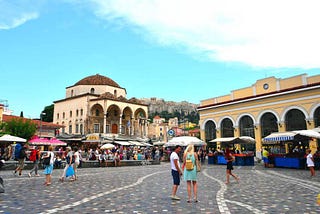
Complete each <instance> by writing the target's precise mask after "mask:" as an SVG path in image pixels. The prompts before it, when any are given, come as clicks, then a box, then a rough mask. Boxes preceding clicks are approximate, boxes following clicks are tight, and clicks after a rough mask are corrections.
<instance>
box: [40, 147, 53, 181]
mask: <svg viewBox="0 0 320 214" xmlns="http://www.w3.org/2000/svg"><path fill="white" fill-rule="evenodd" d="M46 158H48V159H49V161H48V164H45V168H44V172H43V174H45V176H46V180H45V182H44V184H43V185H46V186H49V185H51V174H52V171H53V162H54V153H53V147H52V146H49V148H48V152H47V153H46V154H45V155H44V156H43V157H42V159H43V162H44V163H45V162H46V161H45V159H46Z"/></svg>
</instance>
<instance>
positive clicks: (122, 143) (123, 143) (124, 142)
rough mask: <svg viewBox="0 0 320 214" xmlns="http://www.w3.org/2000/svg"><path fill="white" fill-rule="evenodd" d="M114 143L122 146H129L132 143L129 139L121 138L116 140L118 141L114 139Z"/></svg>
mask: <svg viewBox="0 0 320 214" xmlns="http://www.w3.org/2000/svg"><path fill="white" fill-rule="evenodd" d="M114 143H116V144H120V145H121V146H129V145H131V144H130V143H129V142H128V141H119V140H116V141H114Z"/></svg>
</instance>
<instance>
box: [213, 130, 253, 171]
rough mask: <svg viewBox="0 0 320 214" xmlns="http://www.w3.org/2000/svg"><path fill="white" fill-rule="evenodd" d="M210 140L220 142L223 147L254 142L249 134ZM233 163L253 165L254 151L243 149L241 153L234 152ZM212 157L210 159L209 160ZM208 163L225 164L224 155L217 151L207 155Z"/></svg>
mask: <svg viewBox="0 0 320 214" xmlns="http://www.w3.org/2000/svg"><path fill="white" fill-rule="evenodd" d="M210 142H220V144H221V145H222V146H224V147H226V146H228V147H230V146H232V147H233V146H234V145H236V144H239V145H241V146H243V145H246V144H255V139H253V138H252V137H249V136H240V137H224V138H216V139H214V140H212V141H210ZM233 155H234V156H235V162H234V165H237V166H253V165H254V152H253V151H245V152H242V153H240V152H239V153H235V154H233ZM211 159H212V160H211ZM208 164H227V162H226V160H225V158H224V155H223V154H221V153H220V152H217V153H216V155H214V156H211V157H209V156H208Z"/></svg>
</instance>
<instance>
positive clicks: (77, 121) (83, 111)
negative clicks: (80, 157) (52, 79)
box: [53, 74, 148, 137]
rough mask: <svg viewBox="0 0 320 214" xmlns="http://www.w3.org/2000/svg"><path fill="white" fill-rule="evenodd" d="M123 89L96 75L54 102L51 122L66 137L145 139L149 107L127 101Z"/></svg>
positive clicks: (89, 77)
mask: <svg viewBox="0 0 320 214" xmlns="http://www.w3.org/2000/svg"><path fill="white" fill-rule="evenodd" d="M126 95H127V92H126V89H125V88H122V87H120V86H119V85H118V84H117V83H116V82H115V81H113V80H112V79H110V78H108V77H105V76H102V75H99V74H96V75H92V76H88V77H86V78H83V79H82V80H80V81H78V82H77V83H76V84H74V85H73V86H70V87H67V88H66V97H65V98H64V99H61V100H57V101H55V102H54V116H53V122H54V123H56V124H60V125H63V126H65V128H63V129H61V130H60V132H61V133H67V134H81V135H87V134H93V133H98V134H121V135H127V136H139V137H145V136H147V133H148V130H147V118H148V106H147V105H145V104H142V103H141V102H140V101H139V100H138V99H136V98H131V99H127V98H126Z"/></svg>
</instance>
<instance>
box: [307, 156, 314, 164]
mask: <svg viewBox="0 0 320 214" xmlns="http://www.w3.org/2000/svg"><path fill="white" fill-rule="evenodd" d="M307 166H308V167H311V166H314V162H313V161H312V154H311V153H310V154H308V155H307Z"/></svg>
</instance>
